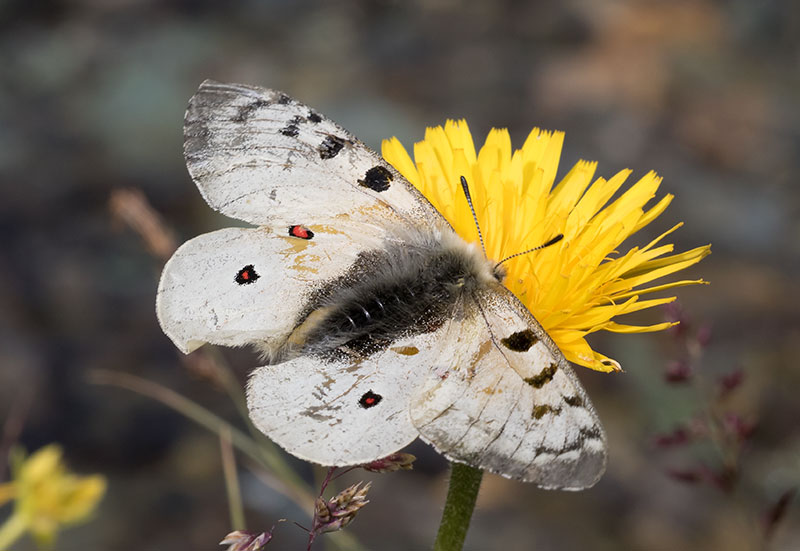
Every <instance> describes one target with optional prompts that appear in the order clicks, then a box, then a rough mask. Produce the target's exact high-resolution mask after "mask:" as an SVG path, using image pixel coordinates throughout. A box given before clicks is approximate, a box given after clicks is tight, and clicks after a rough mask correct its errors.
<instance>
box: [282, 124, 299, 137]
mask: <svg viewBox="0 0 800 551" xmlns="http://www.w3.org/2000/svg"><path fill="white" fill-rule="evenodd" d="M280 132H281V134H283V135H284V136H289V137H290V138H296V137H297V135H298V134H299V133H300V129H299V128H297V125H296V124H289V125H287V126H286V127H284V128H281V130H280Z"/></svg>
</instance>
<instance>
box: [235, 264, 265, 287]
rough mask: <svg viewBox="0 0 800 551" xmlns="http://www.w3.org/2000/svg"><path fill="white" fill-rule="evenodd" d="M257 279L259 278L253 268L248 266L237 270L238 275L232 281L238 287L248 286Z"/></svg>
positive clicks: (250, 265)
mask: <svg viewBox="0 0 800 551" xmlns="http://www.w3.org/2000/svg"><path fill="white" fill-rule="evenodd" d="M259 277H261V276H260V275H258V274H257V273H256V270H255V268H253V265H252V264H248V265H247V266H245V267H244V268H242V269H241V270H239V273H237V274H236V277H235V278H234V280H235V281H236V283H238V284H239V285H248V284H250V283H255V281H256V280H257V279H258V278H259Z"/></svg>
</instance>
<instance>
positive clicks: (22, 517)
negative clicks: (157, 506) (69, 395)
mask: <svg viewBox="0 0 800 551" xmlns="http://www.w3.org/2000/svg"><path fill="white" fill-rule="evenodd" d="M15 463H16V464H15V465H14V468H13V470H12V471H13V479H12V481H11V482H8V483H6V484H0V505H2V504H3V503H5V502H7V501H10V500H12V499H13V500H14V501H15V503H14V512H13V513H12V515H11V516H10V517H9V518H8V519H7V520H6V521H5V522H4V523H3V524H2V525H0V549H7V547H8V546H9V545H11V543H12V542H14V541H15V540H16V539H18V538H19V537H20V536H22V534H24V533H25V532H30V534H31V535H32V536H33V537H34V538H35V539H36V541H37V542H38V543H39V544H40V545H52V543H53V541H54V540H55V537H56V534H57V532H58V530H59V529H60V528H61V527H63V526H68V525H72V524H78V523H80V522H83V521H85V520H86V519H87V517H88V516H89V515H90V514H91V513H92V512H93V511H94V510H95V508H96V507H97V504H98V503H99V501H100V499H101V498H102V497H103V494H104V493H105V490H106V481H105V478H103V477H102V476H99V475H94V476H86V477H79V476H77V475H75V474H72V473H70V472H68V471H67V469H66V466H65V465H64V463H63V461H62V450H61V448H60V447H58V446H56V445H53V444H50V445H49V446H45V447H44V448H42V449H40V450H38V451H37V452H36V453H34V454H33V455H31V456H30V457H28V458H22V457H19V458H17V459H16V461H15Z"/></svg>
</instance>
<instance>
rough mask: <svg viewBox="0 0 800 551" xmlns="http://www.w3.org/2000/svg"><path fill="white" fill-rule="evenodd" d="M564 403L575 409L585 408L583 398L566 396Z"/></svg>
mask: <svg viewBox="0 0 800 551" xmlns="http://www.w3.org/2000/svg"><path fill="white" fill-rule="evenodd" d="M564 401H565V402H566V403H567V404H569V405H571V406H573V407H581V406H583V398H581V397H580V396H564Z"/></svg>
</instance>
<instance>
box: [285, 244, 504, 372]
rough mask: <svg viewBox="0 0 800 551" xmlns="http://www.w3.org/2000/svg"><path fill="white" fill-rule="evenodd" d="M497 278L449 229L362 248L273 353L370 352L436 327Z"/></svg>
mask: <svg viewBox="0 0 800 551" xmlns="http://www.w3.org/2000/svg"><path fill="white" fill-rule="evenodd" d="M502 277H503V274H502V272H501V271H500V270H498V269H496V268H495V267H494V264H493V263H492V262H490V261H488V260H487V259H486V258H485V257H484V256H483V253H482V252H481V251H480V249H478V248H476V247H475V246H474V245H470V244H467V243H466V242H464V241H463V240H462V239H461V238H459V237H458V236H457V235H455V234H454V233H453V232H452V231H451V230H449V229H448V230H442V231H433V232H425V233H422V232H420V233H415V234H412V235H410V236H409V235H405V234H404V235H403V238H402V239H390V240H387V241H386V242H385V246H384V247H383V248H380V249H374V250H370V251H367V252H364V253H361V254H360V255H359V257H358V259H357V260H356V262H355V263H354V264H353V265H352V266H351V267H350V268H349V269H348V270H347V272H346V273H345V274H344V275H342V276H341V277H338V278H336V279H335V280H332V281H330V282H328V283H326V284H325V285H324V286H323V287H322V288H320V289H319V291H317V292H316V293H314V295H313V296H312V297H311V299H310V300H309V303H308V306H307V308H306V309H305V310H304V312H303V314H302V315H301V317H300V319H299V320H298V323H297V325H296V327H295V329H294V331H293V332H292V334H291V335H290V337H289V339H288V340H287V342H286V344H285V345H284V347H283V349H282V350H281V352H280V354H279V355H280V356H281V359H284V358H290V357H294V356H296V355H299V354H319V355H332V356H336V355H339V354H353V355H367V354H370V353H372V352H374V351H376V350H380V349H383V348H385V347H387V346H388V345H389V344H390V343H391V342H393V341H396V340H397V339H399V338H401V337H404V336H409V335H414V334H421V333H427V332H431V331H434V330H436V329H437V328H438V327H440V326H441V325H442V324H443V323H444V322H445V320H447V319H449V318H452V317H453V315H454V313H455V312H456V311H457V310H458V309H459V308H460V307H462V306H463V305H464V304H465V301H463V300H462V299H463V298H464V297H467V296H469V295H471V294H473V293H474V292H475V291H477V290H479V289H480V288H481V287H484V286H487V285H490V284H496V283H497V282H498V281H502Z"/></svg>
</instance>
